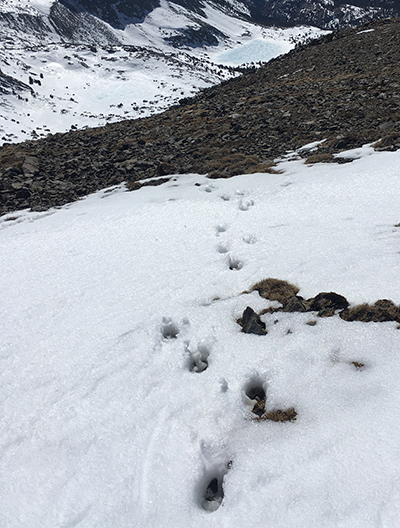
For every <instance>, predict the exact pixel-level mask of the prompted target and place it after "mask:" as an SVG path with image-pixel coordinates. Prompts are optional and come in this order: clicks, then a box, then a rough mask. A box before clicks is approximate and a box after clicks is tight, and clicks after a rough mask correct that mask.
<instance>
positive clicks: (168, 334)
mask: <svg viewBox="0 0 400 528" xmlns="http://www.w3.org/2000/svg"><path fill="white" fill-rule="evenodd" d="M161 333H162V336H163V338H164V339H174V338H175V337H176V336H177V335H178V334H179V328H178V325H177V324H176V323H175V322H174V321H173V320H172V319H171V318H170V317H163V320H162V324H161Z"/></svg>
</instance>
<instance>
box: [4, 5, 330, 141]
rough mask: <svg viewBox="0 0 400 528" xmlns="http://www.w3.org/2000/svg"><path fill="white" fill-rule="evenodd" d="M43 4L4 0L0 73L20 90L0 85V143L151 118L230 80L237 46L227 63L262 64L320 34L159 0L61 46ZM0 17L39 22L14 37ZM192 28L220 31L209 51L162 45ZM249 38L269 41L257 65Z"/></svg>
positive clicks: (302, 28)
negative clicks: (131, 17) (134, 19)
mask: <svg viewBox="0 0 400 528" xmlns="http://www.w3.org/2000/svg"><path fill="white" fill-rule="evenodd" d="M51 3H52V2H50V0H43V1H38V2H33V3H26V2H17V1H16V0H13V1H12V2H11V1H10V0H9V1H8V3H6V4H5V5H2V6H1V8H0V38H1V40H2V42H3V50H0V71H1V72H3V73H4V74H6V75H9V76H11V77H12V78H14V79H15V80H16V81H22V82H23V83H25V85H26V89H25V90H20V88H18V89H17V88H16V89H15V90H13V91H9V92H8V93H7V94H1V78H0V107H1V112H0V144H3V143H4V142H15V141H24V140H26V139H31V138H37V137H41V136H46V135H47V134H49V133H55V132H64V131H67V130H69V129H70V128H71V127H73V128H82V127H87V126H89V127H95V126H103V125H105V124H106V123H108V122H113V121H118V120H121V119H127V118H137V117H145V116H147V115H150V114H153V113H155V112H160V111H162V110H164V109H165V108H167V107H168V106H170V105H172V104H174V103H176V102H177V101H178V100H179V99H181V98H182V97H187V96H190V95H192V94H194V93H196V92H197V91H198V90H199V89H201V88H205V87H207V86H211V85H213V84H217V83H219V82H221V81H223V80H226V79H228V78H230V77H232V76H235V75H237V72H235V71H233V70H232V69H229V68H227V67H226V65H231V64H232V61H231V60H230V59H229V57H228V59H227V60H224V55H223V52H225V51H226V50H232V49H237V48H243V49H244V51H242V52H241V58H240V60H236V61H234V64H239V63H241V62H252V61H254V60H257V61H259V60H264V61H267V60H270V59H271V58H272V57H275V56H277V55H280V54H282V53H285V52H287V51H289V49H291V48H292V47H293V46H294V44H295V43H296V42H298V41H301V40H303V39H305V38H307V37H309V36H315V35H317V34H318V33H320V31H319V30H317V29H315V28H307V27H299V28H292V29H286V30H279V29H275V28H270V29H268V28H263V27H261V26H258V25H256V24H252V23H250V22H246V21H244V20H240V19H239V18H235V17H233V16H230V15H228V14H227V13H224V12H222V11H220V10H217V9H216V8H215V7H211V6H209V5H207V4H206V7H205V16H203V17H202V16H200V15H197V18H194V15H193V14H192V13H190V12H189V11H188V10H186V9H184V8H183V7H180V6H178V5H175V4H172V3H170V2H166V1H162V2H161V6H160V7H159V8H157V9H155V10H153V11H152V12H151V13H149V15H148V16H147V17H146V18H145V20H144V21H143V22H142V23H138V24H130V25H128V26H126V28H125V30H117V29H114V28H112V27H111V26H108V25H107V24H105V23H102V26H101V27H100V28H99V27H97V26H96V27H95V28H94V29H93V28H92V29H91V30H90V32H88V34H87V35H81V34H79V35H75V36H74V37H73V38H72V37H71V39H70V40H66V39H65V38H64V37H63V36H60V35H59V34H58V33H57V32H56V31H55V29H54V27H52V25H51V20H50V19H48V18H46V16H45V15H46V13H47V11H49V10H50V5H51ZM46 10H47V11H46ZM4 13H6V14H9V16H11V15H15V16H17V15H18V16H20V17H23V16H28V15H29V16H32V17H33V16H37V17H38V18H39V19H40V20H42V24H43V25H42V26H38V27H39V29H37V30H36V32H35V31H30V30H29V29H30V26H29V27H28V28H27V29H26V31H23V30H21V29H20V28H19V26H18V29H17V30H16V29H13V28H10V23H9V21H8V19H7V18H6V19H5V20H2V18H1V15H2V14H4ZM18 20H20V19H19V18H18ZM22 20H25V19H24V18H22ZM200 23H201V24H203V25H204V24H206V25H207V27H209V28H214V29H215V31H217V32H219V33H218V35H219V39H216V44H215V45H209V46H206V45H204V46H194V45H192V46H190V45H181V47H179V48H177V47H176V43H174V42H175V41H171V39H174V38H177V37H179V36H182V34H184V32H185V31H187V30H188V29H192V30H193V29H194V30H195V29H198V28H199V27H201V26H200ZM21 24H22V22H21ZM103 26H104V27H103ZM35 27H36V26H35ZM43 27H45V28H47V29H46V30H44V29H43ZM101 30H102V31H103V32H101ZM107 38H108V40H107ZM110 39H111V40H110ZM253 40H256V42H260V41H261V42H264V41H265V42H266V43H269V44H270V45H268V46H265V47H264V48H263V52H262V53H261V55H260V54H259V52H258V54H257V56H256V59H255V55H254V49H251V48H248V47H247V48H246V45H247V46H248V44H249V43H251V42H252V41H253ZM271 44H272V45H271ZM258 48H259V50H260V48H261V46H258ZM216 63H218V64H216ZM30 89H31V91H30Z"/></svg>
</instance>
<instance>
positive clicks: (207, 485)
mask: <svg viewBox="0 0 400 528" xmlns="http://www.w3.org/2000/svg"><path fill="white" fill-rule="evenodd" d="M231 467H232V461H228V462H226V463H225V462H223V463H217V464H215V465H213V466H211V467H209V468H208V469H206V470H205V471H204V475H203V478H202V479H201V481H200V483H199V486H198V488H197V491H196V493H197V501H198V503H199V505H200V507H201V508H202V509H203V510H206V511H208V512H214V511H216V510H218V508H219V507H220V506H221V504H222V501H223V498H224V486H223V484H224V477H225V475H226V474H227V472H228V471H229V470H230V468H231Z"/></svg>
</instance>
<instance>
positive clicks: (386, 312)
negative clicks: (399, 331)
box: [339, 299, 400, 323]
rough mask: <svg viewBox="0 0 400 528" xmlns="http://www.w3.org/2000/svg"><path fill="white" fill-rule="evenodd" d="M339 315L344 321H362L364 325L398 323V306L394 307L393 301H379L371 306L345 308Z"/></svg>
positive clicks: (399, 308)
mask: <svg viewBox="0 0 400 528" xmlns="http://www.w3.org/2000/svg"><path fill="white" fill-rule="evenodd" d="M339 315H340V317H341V318H342V319H344V320H345V321H362V322H365V323H368V322H371V321H373V322H375V323H382V322H385V321H397V322H398V323H400V306H396V305H395V304H394V302H393V301H390V300H388V299H380V300H379V301H376V303H375V304H373V305H371V304H367V303H365V304H360V305H358V306H354V307H353V308H347V309H346V310H343V312H341V313H340V314H339Z"/></svg>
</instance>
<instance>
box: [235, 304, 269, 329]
mask: <svg viewBox="0 0 400 528" xmlns="http://www.w3.org/2000/svg"><path fill="white" fill-rule="evenodd" d="M238 323H239V325H240V326H241V327H242V332H244V333H245V334H256V335H266V334H267V330H266V328H265V323H263V322H262V321H261V319H260V318H259V316H258V315H257V314H256V312H255V311H254V310H253V309H252V308H250V306H248V307H247V308H246V309H245V311H244V312H243V315H242V317H241V319H239V320H238Z"/></svg>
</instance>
